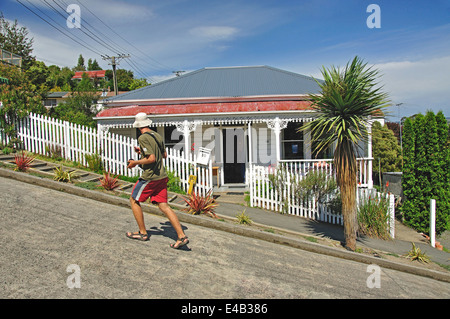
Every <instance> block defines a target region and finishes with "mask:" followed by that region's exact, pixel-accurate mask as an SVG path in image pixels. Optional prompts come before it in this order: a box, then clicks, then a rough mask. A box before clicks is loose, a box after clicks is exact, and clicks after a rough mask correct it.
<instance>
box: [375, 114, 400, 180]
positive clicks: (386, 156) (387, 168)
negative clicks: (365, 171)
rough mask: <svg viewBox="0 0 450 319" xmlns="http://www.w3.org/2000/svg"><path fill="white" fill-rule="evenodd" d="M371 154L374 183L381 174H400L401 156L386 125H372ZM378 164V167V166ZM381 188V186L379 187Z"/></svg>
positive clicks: (376, 123) (396, 143)
mask: <svg viewBox="0 0 450 319" xmlns="http://www.w3.org/2000/svg"><path fill="white" fill-rule="evenodd" d="M372 152H373V158H374V165H373V173H374V175H377V176H376V177H375V178H374V181H377V180H379V178H378V177H379V175H378V174H380V167H381V172H401V171H402V155H401V149H400V145H399V144H398V141H397V138H396V137H395V135H394V132H392V131H391V130H390V129H389V128H388V126H387V125H384V126H381V124H380V123H379V122H374V123H373V125H372ZM379 164H380V165H379ZM380 186H381V185H380Z"/></svg>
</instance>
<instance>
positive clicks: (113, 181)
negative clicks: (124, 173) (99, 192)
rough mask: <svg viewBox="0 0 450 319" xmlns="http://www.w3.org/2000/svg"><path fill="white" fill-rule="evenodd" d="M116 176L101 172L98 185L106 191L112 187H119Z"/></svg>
mask: <svg viewBox="0 0 450 319" xmlns="http://www.w3.org/2000/svg"><path fill="white" fill-rule="evenodd" d="M117 179H118V178H117V176H114V175H111V174H110V173H109V172H108V173H106V172H105V173H103V178H100V179H99V180H100V183H101V185H99V186H98V187H103V188H104V189H106V190H108V191H112V190H113V189H115V188H117V187H119V183H118V181H117Z"/></svg>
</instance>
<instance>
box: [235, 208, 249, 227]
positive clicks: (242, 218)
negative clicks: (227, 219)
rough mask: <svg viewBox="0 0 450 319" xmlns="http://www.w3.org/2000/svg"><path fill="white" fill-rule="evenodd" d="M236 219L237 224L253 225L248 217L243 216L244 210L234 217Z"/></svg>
mask: <svg viewBox="0 0 450 319" xmlns="http://www.w3.org/2000/svg"><path fill="white" fill-rule="evenodd" d="M236 218H237V220H238V223H239V224H241V225H251V224H252V223H253V221H252V219H251V218H250V216H248V215H246V214H245V209H244V211H243V212H242V213H240V214H238V215H236Z"/></svg>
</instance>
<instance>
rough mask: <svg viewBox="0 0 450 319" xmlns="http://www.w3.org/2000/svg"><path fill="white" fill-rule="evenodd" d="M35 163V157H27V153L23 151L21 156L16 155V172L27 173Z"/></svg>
mask: <svg viewBox="0 0 450 319" xmlns="http://www.w3.org/2000/svg"><path fill="white" fill-rule="evenodd" d="M33 161H34V157H32V156H27V153H26V152H24V151H22V153H21V154H20V155H19V154H18V155H14V162H15V163H16V168H15V169H14V170H15V171H21V172H26V171H27V170H28V169H29V168H30V167H31V163H33Z"/></svg>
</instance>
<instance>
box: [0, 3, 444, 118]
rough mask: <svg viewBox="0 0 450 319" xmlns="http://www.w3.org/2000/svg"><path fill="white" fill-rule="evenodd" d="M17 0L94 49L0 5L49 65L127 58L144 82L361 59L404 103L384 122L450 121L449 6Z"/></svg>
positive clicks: (308, 68)
mask: <svg viewBox="0 0 450 319" xmlns="http://www.w3.org/2000/svg"><path fill="white" fill-rule="evenodd" d="M20 2H22V3H23V4H24V5H26V6H28V7H29V8H30V9H32V10H33V11H34V12H36V13H37V14H39V15H40V16H42V17H43V18H45V19H46V20H48V21H49V22H51V23H52V24H54V25H56V26H58V28H59V29H61V30H63V31H64V32H65V33H66V35H70V36H72V37H73V38H75V39H78V40H79V41H82V43H84V44H85V45H86V46H87V47H89V48H90V49H92V50H93V51H95V53H94V52H92V51H91V50H89V49H87V48H85V47H83V46H81V45H79V44H78V43H76V42H75V41H73V40H72V39H70V38H69V37H67V36H66V35H63V34H62V33H60V32H59V31H57V30H55V29H54V28H52V27H51V26H50V25H48V24H47V23H45V22H44V21H43V20H42V19H40V18H38V17H37V16H36V15H34V14H33V13H32V12H31V11H29V10H28V9H26V8H25V7H24V6H23V5H21V4H20V3H19V2H18V1H16V0H2V1H1V4H0V11H2V12H3V14H4V16H5V18H6V19H8V20H15V19H17V20H18V22H19V24H20V25H22V26H25V27H27V28H28V30H29V31H30V35H31V36H32V37H33V38H34V52H33V53H34V55H36V56H37V58H38V59H40V60H43V61H44V62H45V63H46V64H47V65H50V64H57V65H60V66H69V67H73V66H74V65H75V64H76V62H77V58H78V55H79V54H80V53H81V54H83V56H84V58H85V60H86V61H87V59H88V58H92V59H97V61H98V62H99V63H100V65H101V66H102V67H104V68H109V67H110V66H108V64H107V62H106V61H103V60H102V58H101V56H100V54H104V55H110V56H112V55H117V53H125V54H130V55H131V57H130V58H129V59H126V60H123V61H122V62H121V63H120V66H119V67H121V68H125V69H131V70H134V73H135V75H136V76H137V77H147V78H148V79H149V80H150V82H155V81H160V80H163V79H167V78H168V77H171V76H173V73H172V71H176V70H183V71H193V70H197V69H200V68H203V67H221V66H244V65H270V66H273V67H277V68H280V69H285V70H288V71H292V72H297V73H300V74H305V75H312V76H315V77H320V69H321V68H322V66H325V67H329V66H331V65H335V66H344V65H345V64H346V63H347V62H348V61H349V60H351V59H352V58H353V57H354V56H355V55H358V56H360V57H362V58H363V59H364V60H365V61H366V62H367V63H368V64H369V65H373V66H374V67H375V68H377V69H378V70H380V72H381V73H382V74H383V75H382V77H381V78H380V83H381V85H383V86H384V89H385V90H386V91H387V92H388V93H389V94H390V97H391V99H392V103H393V104H399V103H403V104H402V105H401V106H399V107H397V106H395V107H392V108H390V109H389V111H390V112H391V113H390V114H391V118H390V119H391V120H398V117H399V116H400V117H402V116H407V115H412V114H415V113H418V112H422V113H423V112H426V110H428V109H431V110H434V111H435V112H437V111H439V110H442V111H444V114H445V115H446V116H447V117H450V77H449V74H450V0H433V1H418V0H408V1H407V0H390V1H386V0H370V1H365V0H315V1H303V0H297V1H287V0H285V1H283V0H277V1H271V0H240V1H235V0H227V1H223V0H220V1H216V0H164V1H161V0H159V1H149V0H133V1H124V0H89V1H88V0H20ZM70 4H77V5H78V6H79V7H80V13H81V18H82V20H81V28H80V29H69V28H68V27H67V25H66V18H65V17H67V16H69V13H67V12H65V11H64V10H62V9H65V8H67V6H68V5H70ZM369 4H377V5H378V6H379V7H380V18H381V28H372V29H371V28H369V27H368V26H367V23H366V21H367V18H368V17H369V16H370V15H371V14H372V12H367V11H366V10H367V7H368V6H369ZM50 5H51V6H53V7H54V8H55V9H56V10H57V11H58V12H59V14H58V13H57V12H56V11H55V10H53V9H52V8H51V7H50ZM51 19H53V20H51ZM82 31H84V33H83V32H82ZM87 34H90V35H91V36H93V34H95V35H97V36H98V37H100V38H101V39H102V40H104V41H105V42H106V43H107V44H108V47H106V46H105V45H102V44H101V43H99V41H94V40H93V39H92V38H90V37H88V36H87ZM94 39H95V36H94Z"/></svg>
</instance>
